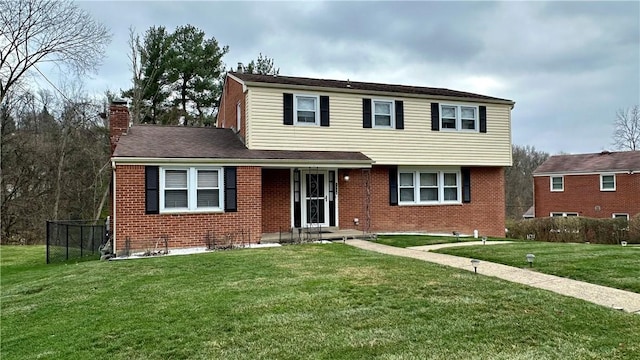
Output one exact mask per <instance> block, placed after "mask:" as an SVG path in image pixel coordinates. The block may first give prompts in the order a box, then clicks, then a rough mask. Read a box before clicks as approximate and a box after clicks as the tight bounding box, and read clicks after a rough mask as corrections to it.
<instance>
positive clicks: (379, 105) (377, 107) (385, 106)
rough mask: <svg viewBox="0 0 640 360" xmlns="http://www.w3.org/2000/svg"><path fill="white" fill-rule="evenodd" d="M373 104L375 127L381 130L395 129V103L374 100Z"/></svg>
mask: <svg viewBox="0 0 640 360" xmlns="http://www.w3.org/2000/svg"><path fill="white" fill-rule="evenodd" d="M372 102H373V112H372V116H373V127H374V128H376V127H381V128H393V127H395V125H394V116H393V113H394V111H393V101H387V100H372Z"/></svg>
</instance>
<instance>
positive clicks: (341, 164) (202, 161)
mask: <svg viewBox="0 0 640 360" xmlns="http://www.w3.org/2000/svg"><path fill="white" fill-rule="evenodd" d="M111 160H112V162H113V164H114V165H118V164H120V165H161V166H168V165H178V164H180V165H192V164H193V165H233V166H260V167H265V168H269V167H271V168H283V167H284V168H294V167H313V168H316V167H317V168H331V169H338V168H339V169H353V168H362V169H370V168H371V166H372V165H373V161H364V160H360V161H352V160H287V159H212V158H141V157H135V158H134V157H114V158H112V159H111Z"/></svg>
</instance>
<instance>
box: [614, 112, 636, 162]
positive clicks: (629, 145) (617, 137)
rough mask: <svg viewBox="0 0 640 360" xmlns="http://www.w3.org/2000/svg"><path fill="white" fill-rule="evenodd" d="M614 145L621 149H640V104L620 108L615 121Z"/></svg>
mask: <svg viewBox="0 0 640 360" xmlns="http://www.w3.org/2000/svg"><path fill="white" fill-rule="evenodd" d="M613 126H614V131H613V146H615V147H616V148H617V149H619V150H631V151H636V150H640V106H639V105H634V106H632V107H630V108H628V109H619V110H618V111H617V112H616V119H615V120H614V122H613Z"/></svg>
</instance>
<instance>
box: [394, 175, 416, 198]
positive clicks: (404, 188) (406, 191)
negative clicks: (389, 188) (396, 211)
mask: <svg viewBox="0 0 640 360" xmlns="http://www.w3.org/2000/svg"><path fill="white" fill-rule="evenodd" d="M399 176H400V183H399V186H398V187H399V188H400V201H406V202H413V201H414V200H415V199H414V193H415V187H414V186H413V173H400V175H399Z"/></svg>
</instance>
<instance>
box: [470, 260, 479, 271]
mask: <svg viewBox="0 0 640 360" xmlns="http://www.w3.org/2000/svg"><path fill="white" fill-rule="evenodd" d="M478 264H480V260H478V259H471V266H473V272H474V273H476V274H477V273H478Z"/></svg>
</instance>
